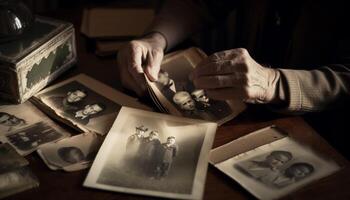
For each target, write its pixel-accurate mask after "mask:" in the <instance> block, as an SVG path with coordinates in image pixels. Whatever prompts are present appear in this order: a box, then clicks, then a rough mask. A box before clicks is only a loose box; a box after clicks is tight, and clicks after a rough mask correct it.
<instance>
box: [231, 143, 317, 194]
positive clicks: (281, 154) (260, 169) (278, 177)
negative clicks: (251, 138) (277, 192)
mask: <svg viewBox="0 0 350 200" xmlns="http://www.w3.org/2000/svg"><path fill="white" fill-rule="evenodd" d="M261 157H263V158H261ZM292 158H293V154H292V153H291V152H289V151H281V150H276V151H272V152H271V153H269V154H268V155H267V156H266V155H263V156H258V157H257V158H252V159H251V160H248V161H244V162H242V163H238V164H236V165H235V166H234V167H236V168H237V169H238V170H240V171H242V172H243V173H245V174H246V175H248V176H249V177H252V178H254V179H256V180H257V181H260V182H261V183H263V184H265V185H267V186H269V187H273V188H283V187H286V186H288V185H290V184H293V183H295V182H298V181H299V180H302V179H304V178H306V177H308V176H309V175H311V174H312V173H314V170H315V168H314V166H313V165H312V164H309V163H308V162H291V160H292Z"/></svg>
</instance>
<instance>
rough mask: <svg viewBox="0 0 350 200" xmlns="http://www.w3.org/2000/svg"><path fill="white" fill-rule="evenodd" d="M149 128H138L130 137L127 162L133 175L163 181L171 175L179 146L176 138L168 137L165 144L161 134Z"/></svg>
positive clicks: (127, 145) (127, 146)
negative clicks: (146, 134) (147, 133)
mask: <svg viewBox="0 0 350 200" xmlns="http://www.w3.org/2000/svg"><path fill="white" fill-rule="evenodd" d="M147 131H148V128H146V127H144V126H143V125H142V126H139V127H136V130H135V133H134V134H133V135H131V136H129V137H128V141H127V144H126V154H125V162H126V163H127V165H128V166H130V168H129V169H131V170H133V173H137V174H139V175H142V176H146V177H148V178H154V179H162V178H164V177H166V176H167V175H168V174H169V171H170V170H171V164H172V162H173V159H176V156H177V155H178V153H179V146H178V145H177V144H176V139H175V137H174V136H169V137H167V139H166V141H165V142H163V143H162V142H161V141H160V140H159V133H158V132H157V131H155V130H152V131H150V133H149V135H148V136H147V137H146V136H145V133H146V132H147Z"/></svg>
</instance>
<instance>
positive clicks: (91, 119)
mask: <svg viewBox="0 0 350 200" xmlns="http://www.w3.org/2000/svg"><path fill="white" fill-rule="evenodd" d="M40 98H41V100H42V101H43V102H44V103H45V104H47V105H48V106H49V107H51V108H52V109H53V110H54V111H55V112H56V113H58V114H60V115H62V116H63V117H64V118H66V119H69V120H71V121H72V122H73V123H77V124H79V125H81V126H85V127H87V128H88V129H89V130H92V131H96V132H99V133H101V132H104V131H105V130H106V127H108V126H109V127H110V125H111V124H112V123H113V120H114V119H115V117H116V116H117V113H118V111H119V109H120V107H121V106H120V105H118V104H116V103H114V102H112V101H111V100H109V99H107V98H105V97H103V96H101V95H99V94H97V93H96V92H94V91H92V90H91V89H89V88H88V87H86V86H85V85H83V84H81V83H79V82H77V81H73V82H70V83H68V84H66V85H63V86H62V87H59V88H56V89H54V90H52V91H49V92H47V93H44V94H41V95H40Z"/></svg>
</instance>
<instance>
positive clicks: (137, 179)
mask: <svg viewBox="0 0 350 200" xmlns="http://www.w3.org/2000/svg"><path fill="white" fill-rule="evenodd" d="M216 127H217V124H216V123H211V122H205V121H202V120H195V119H188V118H182V117H176V116H171V115H166V114H160V113H154V112H148V111H142V110H139V109H133V108H128V107H122V109H121V111H120V112H119V115H118V117H117V119H116V121H115V122H114V124H113V126H112V128H111V130H110V131H109V133H108V135H107V137H106V139H105V140H104V143H103V144H102V146H101V148H100V150H99V152H98V154H97V156H96V158H95V160H94V163H93V165H92V167H91V169H90V172H89V174H88V176H87V178H86V180H85V182H84V186H88V187H93V188H101V189H107V190H112V191H120V192H128V193H136V194H146V195H152V196H160V197H171V198H175V199H201V198H200V197H201V195H202V192H203V189H204V188H203V186H204V179H202V178H203V177H204V176H205V173H206V168H207V165H208V162H207V156H208V153H209V150H210V148H211V144H212V141H213V139H214V135H215V130H216ZM116 147H118V150H116ZM194 197H195V198H194Z"/></svg>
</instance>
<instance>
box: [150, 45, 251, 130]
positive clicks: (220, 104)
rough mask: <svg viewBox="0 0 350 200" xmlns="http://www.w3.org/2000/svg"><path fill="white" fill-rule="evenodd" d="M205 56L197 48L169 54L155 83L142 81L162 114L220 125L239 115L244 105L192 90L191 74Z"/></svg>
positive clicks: (202, 91)
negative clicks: (213, 97) (212, 97)
mask: <svg viewBox="0 0 350 200" xmlns="http://www.w3.org/2000/svg"><path fill="white" fill-rule="evenodd" d="M205 57H206V55H205V53H204V52H203V51H201V50H200V49H197V48H189V49H187V50H183V51H179V52H174V53H171V54H169V55H166V56H165V57H164V59H163V62H162V64H161V69H160V72H159V75H158V80H157V81H156V82H151V81H149V80H148V78H147V77H146V76H145V78H146V80H147V84H148V88H149V93H150V96H151V97H152V99H153V101H154V102H155V104H156V105H157V107H158V108H159V109H160V110H161V111H162V112H167V113H169V114H172V115H177V116H183V117H188V118H194V119H203V120H207V121H212V122H216V123H218V124H219V125H221V124H223V123H225V122H227V121H229V120H231V119H233V118H234V117H235V116H237V115H238V114H239V113H241V112H242V111H243V110H244V109H245V104H244V103H243V102H240V101H237V100H230V101H218V100H214V99H209V98H208V96H207V95H206V93H205V91H204V90H203V89H200V88H195V86H194V84H193V82H192V79H191V74H192V72H193V70H194V68H195V67H196V66H197V65H198V64H199V63H200V61H201V60H203V59H204V58H205Z"/></svg>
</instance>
